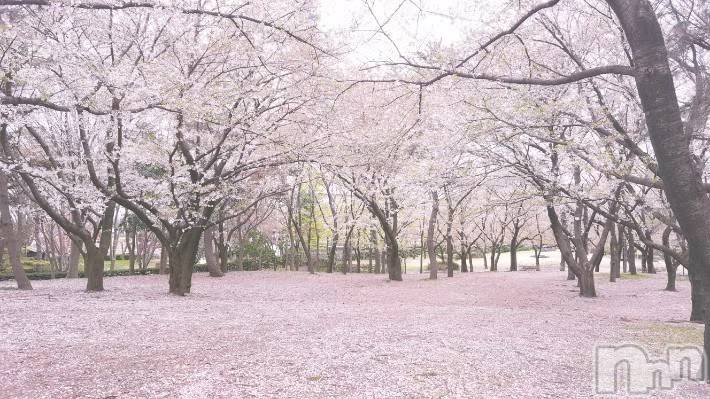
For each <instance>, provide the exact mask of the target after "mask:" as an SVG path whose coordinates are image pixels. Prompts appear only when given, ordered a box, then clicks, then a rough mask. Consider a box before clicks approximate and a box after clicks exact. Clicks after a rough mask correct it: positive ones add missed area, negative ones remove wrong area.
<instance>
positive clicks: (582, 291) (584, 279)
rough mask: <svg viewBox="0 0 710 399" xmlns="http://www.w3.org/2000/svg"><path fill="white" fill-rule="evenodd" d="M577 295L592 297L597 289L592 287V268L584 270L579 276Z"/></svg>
mask: <svg viewBox="0 0 710 399" xmlns="http://www.w3.org/2000/svg"><path fill="white" fill-rule="evenodd" d="M579 295H581V296H583V297H585V298H594V297H596V296H597V291H596V289H595V287H594V270H593V269H591V268H590V269H588V270H584V271H583V272H582V273H581V274H580V276H579Z"/></svg>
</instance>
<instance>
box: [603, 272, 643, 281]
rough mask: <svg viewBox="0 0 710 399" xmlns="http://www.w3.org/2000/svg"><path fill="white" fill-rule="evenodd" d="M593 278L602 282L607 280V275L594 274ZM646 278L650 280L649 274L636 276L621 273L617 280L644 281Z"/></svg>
mask: <svg viewBox="0 0 710 399" xmlns="http://www.w3.org/2000/svg"><path fill="white" fill-rule="evenodd" d="M594 278H598V279H602V280H609V273H594ZM647 278H651V274H647V273H638V274H631V273H621V277H620V278H619V279H617V280H645V279H647Z"/></svg>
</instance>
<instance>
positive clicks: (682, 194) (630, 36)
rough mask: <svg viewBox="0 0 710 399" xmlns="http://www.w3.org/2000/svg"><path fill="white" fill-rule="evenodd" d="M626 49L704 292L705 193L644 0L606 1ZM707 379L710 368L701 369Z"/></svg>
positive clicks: (707, 284) (707, 262)
mask: <svg viewBox="0 0 710 399" xmlns="http://www.w3.org/2000/svg"><path fill="white" fill-rule="evenodd" d="M607 3H609V5H610V6H611V7H612V9H613V10H614V13H615V14H616V15H617V17H618V18H619V21H620V22H621V26H622V28H623V29H624V34H625V36H626V38H627V42H628V43H629V47H630V48H631V53H632V57H633V64H634V70H635V74H634V78H635V80H636V87H637V91H638V95H639V98H640V99H641V105H642V107H643V111H644V114H645V116H646V126H647V128H648V135H649V137H650V139H651V144H652V145H653V150H654V154H655V155H656V159H657V162H658V174H659V176H660V177H661V179H662V180H663V184H664V188H665V189H664V190H663V192H664V193H665V195H666V198H667V199H668V203H669V204H670V207H671V209H672V210H673V214H674V216H675V217H676V219H677V220H678V224H679V226H680V228H681V230H682V231H683V235H684V236H685V238H686V240H687V241H688V251H689V258H690V259H691V261H690V264H691V265H692V268H693V269H694V272H695V273H694V274H695V275H696V276H697V277H696V283H699V284H701V288H700V289H701V290H702V291H703V294H705V298H704V301H703V303H702V307H703V309H708V307H709V306H708V305H709V304H708V303H707V302H706V301H707V300H708V298H710V295H707V293H708V292H710V198H708V195H707V192H706V191H705V188H704V186H703V183H704V182H703V178H702V173H701V171H699V170H698V169H697V166H696V162H695V160H694V159H693V154H692V153H691V151H690V148H689V143H688V138H687V135H686V134H685V132H684V131H683V121H682V119H681V113H680V107H679V106H678V99H677V96H676V92H675V86H674V83H673V75H672V73H671V69H670V66H669V63H668V51H667V49H666V45H665V42H664V38H663V31H662V29H661V26H660V24H659V22H658V19H657V17H656V14H655V11H654V9H653V6H652V5H651V3H650V2H649V1H648V0H607ZM704 318H705V337H704V338H705V353H710V312H705V315H704ZM706 375H707V376H708V378H710V373H706Z"/></svg>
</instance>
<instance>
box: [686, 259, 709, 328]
mask: <svg viewBox="0 0 710 399" xmlns="http://www.w3.org/2000/svg"><path fill="white" fill-rule="evenodd" d="M693 269H694V268H693V267H691V268H689V269H688V279H689V280H690V302H691V310H690V321H693V322H703V320H704V319H705V318H704V313H705V312H704V306H703V304H704V303H705V292H704V291H703V281H702V279H701V278H698V274H699V273H697V272H695V271H693Z"/></svg>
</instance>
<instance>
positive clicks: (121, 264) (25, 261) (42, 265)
mask: <svg viewBox="0 0 710 399" xmlns="http://www.w3.org/2000/svg"><path fill="white" fill-rule="evenodd" d="M21 261H22V265H23V266H24V269H25V271H26V272H28V273H31V272H49V271H50V267H49V261H48V260H44V259H35V258H29V257H22V259H21ZM115 262H116V263H115V268H114V270H128V265H129V263H130V261H129V260H128V259H116V261H115ZM159 263H160V260H159V259H153V260H151V261H150V263H149V264H148V267H158V265H159ZM135 268H136V269H138V262H136V265H135ZM10 270H11V267H10V260H9V259H8V258H7V256H4V257H3V260H2V264H1V265H0V275H7V274H11V272H10ZM104 270H111V261H110V260H107V261H105V262H104ZM79 271H84V260H83V259H81V258H80V259H79Z"/></svg>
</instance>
